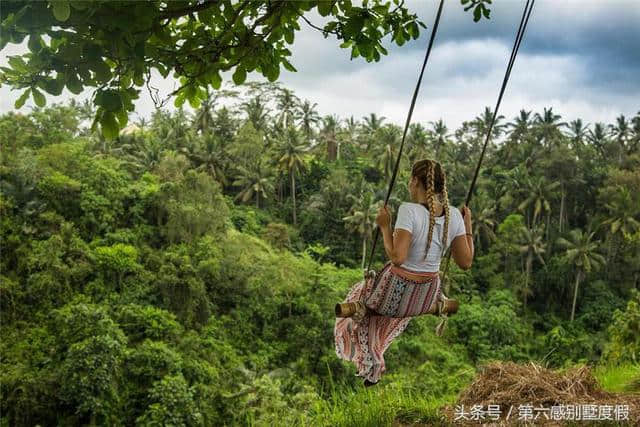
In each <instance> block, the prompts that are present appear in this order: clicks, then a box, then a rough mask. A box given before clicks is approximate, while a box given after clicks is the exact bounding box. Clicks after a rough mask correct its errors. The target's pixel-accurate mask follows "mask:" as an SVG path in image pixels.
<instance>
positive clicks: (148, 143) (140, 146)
mask: <svg viewBox="0 0 640 427" xmlns="http://www.w3.org/2000/svg"><path fill="white" fill-rule="evenodd" d="M122 151H123V152H124V153H125V155H124V159H125V164H126V165H128V166H129V167H130V168H131V169H132V170H133V171H134V172H136V173H138V174H142V173H143V172H146V171H151V170H153V169H154V168H155V167H156V166H157V165H158V164H159V163H160V160H162V155H163V152H164V151H165V144H164V143H163V142H162V141H160V140H159V139H158V138H155V137H153V136H143V137H137V136H135V137H133V138H131V139H129V140H127V142H126V143H125V144H123V145H122Z"/></svg>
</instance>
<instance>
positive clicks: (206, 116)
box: [193, 88, 216, 134]
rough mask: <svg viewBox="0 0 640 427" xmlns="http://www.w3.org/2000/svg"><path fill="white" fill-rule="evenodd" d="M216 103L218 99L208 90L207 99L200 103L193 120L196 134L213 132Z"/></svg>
mask: <svg viewBox="0 0 640 427" xmlns="http://www.w3.org/2000/svg"><path fill="white" fill-rule="evenodd" d="M215 101H216V98H215V97H213V96H212V95H211V93H210V92H209V89H208V88H207V97H206V98H205V99H203V100H202V102H201V103H200V107H199V108H198V110H197V111H196V115H195V118H194V120H193V126H194V128H195V130H196V133H200V134H203V133H207V132H210V131H211V126H212V124H213V107H214V105H215Z"/></svg>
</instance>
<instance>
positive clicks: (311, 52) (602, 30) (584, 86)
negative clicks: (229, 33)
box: [0, 0, 640, 128]
mask: <svg viewBox="0 0 640 427" xmlns="http://www.w3.org/2000/svg"><path fill="white" fill-rule="evenodd" d="M407 4H408V5H409V8H410V10H411V11H413V12H415V13H417V14H418V16H419V17H420V19H421V20H422V21H424V22H425V23H426V24H427V26H428V29H427V30H423V31H422V33H421V36H420V38H419V39H418V40H414V41H411V42H409V43H407V44H405V45H404V46H402V47H398V46H395V45H393V46H392V45H391V44H390V43H389V41H388V40H387V43H386V44H385V46H386V47H387V48H388V49H389V55H388V56H385V57H383V58H382V59H381V60H380V62H377V63H375V62H374V63H367V62H366V61H364V60H363V59H362V58H357V59H354V60H353V61H352V60H350V59H349V56H350V51H349V50H346V49H340V48H339V42H338V41H336V40H335V38H332V37H329V38H327V39H325V38H324V37H323V36H322V34H321V33H319V32H318V31H317V30H314V29H312V28H310V27H308V26H306V24H305V23H304V22H301V26H302V31H301V32H299V33H297V34H296V40H295V44H294V46H293V48H292V51H293V56H292V60H291V62H292V63H293V64H294V66H295V67H296V68H297V69H298V72H297V73H290V72H288V71H285V70H283V71H282V72H281V75H280V76H281V77H280V81H281V83H282V84H283V85H284V86H286V87H288V88H290V89H293V90H294V91H295V92H296V94H297V95H298V96H299V97H300V98H302V99H309V100H310V101H312V102H316V103H317V104H318V106H317V109H318V111H319V112H320V114H323V115H324V114H337V115H339V116H341V117H344V118H347V117H349V116H351V115H353V116H354V117H355V118H356V119H360V118H361V117H362V116H365V115H368V114H369V113H376V114H378V115H381V116H384V117H386V118H387V122H395V123H397V124H400V125H402V124H404V120H405V118H406V114H407V112H408V107H409V103H410V101H411V96H412V93H413V88H414V86H415V82H416V79H417V77H418V72H419V67H420V65H421V63H422V59H423V56H424V50H425V48H426V46H427V43H428V38H429V32H430V30H431V26H432V22H433V19H434V17H435V13H436V8H437V4H438V2H437V1H436V0H409V1H408V2H407ZM523 5H524V1H520V0H495V1H494V4H493V5H492V7H491V9H492V11H491V19H490V20H488V21H487V20H484V19H483V20H482V21H480V22H478V23H474V22H473V19H472V15H471V13H468V12H464V11H463V8H462V6H461V5H460V2H459V1H458V0H455V1H453V0H450V1H448V2H447V4H446V5H445V9H444V12H443V15H442V18H441V22H440V29H439V30H438V35H437V37H436V41H435V45H434V50H433V51H432V55H431V58H430V60H429V61H430V62H429V64H428V66H427V70H426V73H425V77H424V80H423V85H422V88H421V91H420V95H419V99H418V102H417V104H416V109H415V111H414V116H413V122H416V121H419V122H422V123H425V124H426V123H427V122H429V121H433V120H437V119H439V118H443V119H444V120H445V122H446V123H447V125H449V127H450V128H455V127H457V126H458V125H460V123H461V122H462V121H463V120H470V119H473V118H474V117H475V116H477V115H478V114H479V113H480V112H481V111H482V110H483V109H484V107H485V106H491V107H493V105H495V102H496V97H497V95H498V91H499V89H500V84H501V82H502V78H503V75H504V71H505V68H506V65H507V61H508V58H509V54H510V50H511V46H512V43H513V39H514V37H515V32H516V30H517V24H518V20H519V17H520V14H521V13H522V7H523ZM310 18H311V21H312V22H314V23H315V24H318V25H321V24H322V19H321V18H320V17H319V16H317V15H316V16H310ZM639 23H640V2H638V1H637V0H607V1H600V0H571V1H569V0H564V1H561V0H546V1H545V0H538V1H536V5H535V8H534V10H533V14H532V16H531V19H530V21H529V26H528V28H527V32H526V34H525V38H524V40H523V42H522V45H521V47H520V52H519V54H518V58H517V60H516V63H515V65H514V68H513V71H512V73H511V79H510V81H509V85H508V87H507V91H506V93H505V98H504V100H503V102H502V107H501V111H500V113H501V114H503V115H505V116H506V117H507V118H509V119H510V118H513V117H514V116H516V115H517V114H518V111H519V110H520V109H523V108H524V109H527V110H533V111H534V112H535V111H542V109H543V107H553V110H554V111H555V112H557V113H559V114H561V115H562V116H563V118H564V119H565V120H566V121H570V120H573V119H575V118H578V117H580V118H582V119H583V120H585V121H586V122H589V123H594V122H597V121H604V122H613V120H614V119H615V117H616V116H618V115H620V114H625V115H627V116H632V115H634V114H635V113H636V112H637V111H639V110H640V25H638V24H639ZM23 52H26V47H25V46H24V45H21V46H18V45H8V46H7V47H6V48H5V49H4V50H3V52H2V56H1V57H0V63H1V64H2V65H6V62H7V58H6V55H13V54H19V53H23ZM249 78H250V79H253V80H264V79H263V78H261V77H260V76H257V75H254V76H252V75H250V77H249ZM228 80H229V81H230V75H229V76H228ZM153 85H154V86H156V87H158V88H160V91H161V94H165V95H166V94H168V93H169V92H170V91H171V90H172V88H173V87H174V82H173V81H171V79H167V80H162V79H161V78H158V77H157V76H156V78H155V80H154V82H153ZM228 85H229V86H233V83H231V82H229V83H228ZM83 95H84V96H81V97H79V98H80V99H82V98H84V97H88V96H89V95H90V94H89V93H87V94H83ZM18 96H19V92H18V91H10V90H9V88H7V87H2V88H0V111H1V112H3V113H4V112H7V111H11V110H13V103H14V101H15V99H17V97H18ZM47 96H48V98H47V99H48V102H52V101H56V102H60V101H65V100H67V99H69V98H70V97H71V96H72V95H71V94H70V93H69V92H67V91H66V90H65V92H64V93H63V95H61V96H60V97H51V96H50V95H47ZM169 104H170V105H172V104H171V103H169ZM29 105H32V101H31V100H30V101H29V102H28V103H27V104H26V105H25V106H24V107H23V108H22V110H27V111H28V109H29V108H28V107H29ZM153 109H154V106H153V102H152V101H151V99H150V97H149V95H148V94H147V93H146V91H142V92H141V99H140V100H139V102H138V103H137V110H136V112H137V114H140V115H144V116H148V115H150V113H151V111H152V110H153ZM133 118H135V116H134V117H133Z"/></svg>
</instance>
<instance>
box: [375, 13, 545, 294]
mask: <svg viewBox="0 0 640 427" xmlns="http://www.w3.org/2000/svg"><path fill="white" fill-rule="evenodd" d="M534 3H535V0H527V1H526V3H525V7H524V11H523V13H522V17H521V19H520V25H519V27H518V31H517V33H516V39H515V41H514V44H513V48H512V50H511V57H510V58H509V63H508V65H507V70H506V72H505V76H504V79H503V81H502V87H501V89H500V94H499V96H498V101H497V102H496V107H495V109H494V111H493V116H492V118H491V123H490V125H489V130H488V132H487V135H486V138H485V141H484V146H483V147H482V152H481V153H480V158H479V159H478V163H477V165H476V169H475V172H474V175H473V180H472V181H471V185H470V187H469V192H468V193H467V198H466V201H465V205H467V206H468V205H469V203H470V201H471V195H472V194H473V190H474V187H475V184H476V180H477V177H478V172H479V170H480V166H481V165H482V160H483V158H484V153H485V151H486V149H487V146H488V144H489V139H490V138H491V132H492V131H493V126H494V124H495V122H496V117H497V115H498V110H499V108H500V103H501V102H502V97H503V95H504V92H505V89H506V87H507V82H508V81H509V77H510V75H511V69H512V68H513V64H514V62H515V59H516V56H517V54H518V50H519V49H520V43H521V42H522V38H523V36H524V32H525V29H526V27H527V24H528V22H529V16H531V11H532V10H533V5H534ZM443 4H444V0H441V1H440V6H439V7H438V13H437V15H436V20H435V23H434V26H433V30H432V31H431V38H430V39H429V46H428V48H427V52H426V54H425V58H424V62H423V64H422V70H421V71H420V76H419V78H418V82H417V84H416V88H415V90H414V92H413V98H412V100H411V107H410V108H409V114H408V115H407V121H406V123H405V127H404V132H403V134H402V142H401V143H400V151H399V152H398V158H397V159H396V163H395V166H394V169H393V175H392V177H391V182H390V183H389V189H388V190H387V196H386V197H385V200H384V206H387V202H388V201H389V197H390V195H391V191H392V190H393V186H394V184H395V180H396V176H397V174H398V168H399V166H400V159H401V158H402V149H403V148H404V142H405V139H406V136H407V131H408V129H409V124H410V123H411V116H412V114H413V109H414V106H415V103H416V98H417V96H418V92H419V90H420V84H421V82H422V76H423V74H424V70H425V67H426V65H427V60H428V59H429V55H430V53H431V48H432V46H433V41H434V39H435V35H436V32H437V30H438V24H439V22H440V15H441V13H442V7H443ZM379 237H380V228H379V227H376V234H375V237H374V239H373V245H372V247H371V252H370V255H369V262H368V264H367V268H366V269H365V270H364V277H365V279H367V277H368V276H369V275H370V273H371V270H370V268H371V262H372V261H373V256H374V253H375V249H376V244H377V242H378V238H379ZM450 259H451V251H450V250H449V251H448V255H447V259H446V263H445V270H444V273H443V279H444V278H446V275H447V271H448V269H449V260H450ZM374 274H375V273H374ZM376 284H377V283H374V288H373V289H372V290H371V292H373V291H374V290H375V285H376ZM446 293H447V292H445V295H446Z"/></svg>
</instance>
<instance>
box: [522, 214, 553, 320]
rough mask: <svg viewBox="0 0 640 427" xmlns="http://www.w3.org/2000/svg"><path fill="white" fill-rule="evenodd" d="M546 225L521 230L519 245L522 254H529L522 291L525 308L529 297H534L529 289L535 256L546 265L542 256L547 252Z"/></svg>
mask: <svg viewBox="0 0 640 427" xmlns="http://www.w3.org/2000/svg"><path fill="white" fill-rule="evenodd" d="M543 233H544V224H543V225H540V226H538V227H534V228H532V229H529V228H527V227H523V228H521V229H520V235H519V245H520V248H519V249H520V253H521V254H527V258H526V261H525V283H524V288H523V289H522V294H523V297H524V308H525V309H526V308H527V296H529V295H532V294H533V292H532V291H531V289H530V287H529V283H530V281H531V270H532V267H533V260H534V256H535V257H537V258H538V260H539V261H540V263H542V265H545V262H544V259H543V258H542V254H543V253H544V252H545V247H546V244H545V243H544V241H543Z"/></svg>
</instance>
